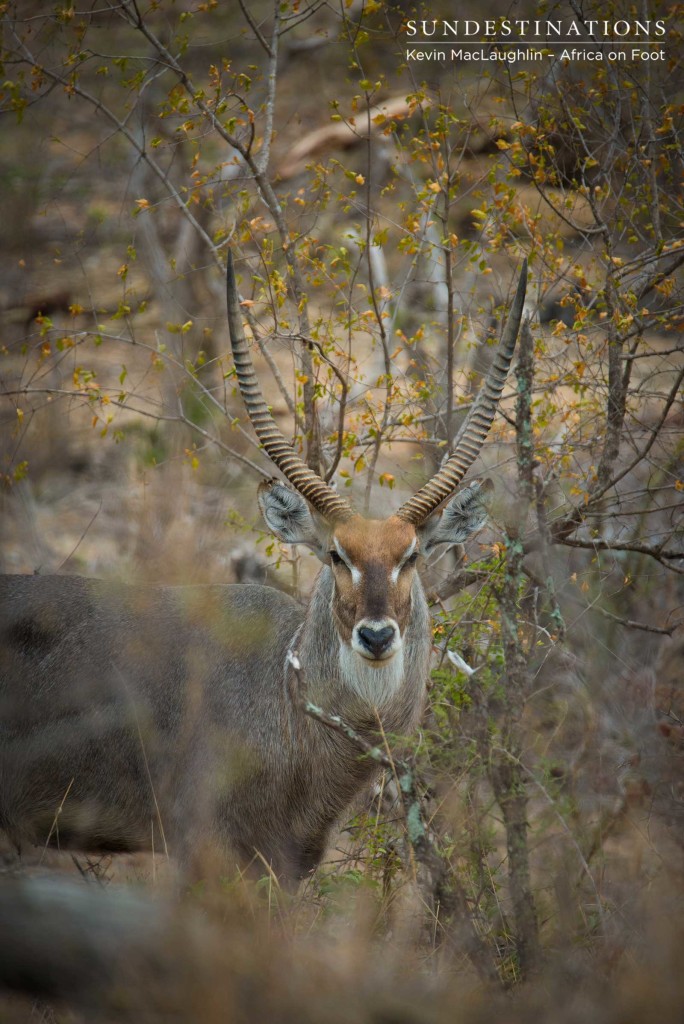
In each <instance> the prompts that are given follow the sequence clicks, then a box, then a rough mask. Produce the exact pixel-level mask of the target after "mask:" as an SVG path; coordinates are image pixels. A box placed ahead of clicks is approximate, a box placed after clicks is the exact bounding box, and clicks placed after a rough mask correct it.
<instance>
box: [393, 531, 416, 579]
mask: <svg viewBox="0 0 684 1024" xmlns="http://www.w3.org/2000/svg"><path fill="white" fill-rule="evenodd" d="M415 550H416V538H415V537H414V538H413V540H412V541H411V543H410V544H409V546H408V547H407V548H406V551H405V552H404V554H403V555H402V556H401V558H400V559H399V564H398V565H395V567H394V568H393V569H392V572H391V573H390V579H391V581H392V583H396V582H397V580H398V579H399V573H400V572H401V570H402V568H403V567H404V565H405V564H406V561H407V559H409V558H410V557H411V555H412V554H413V552H414V551H415Z"/></svg>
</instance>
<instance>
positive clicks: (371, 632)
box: [358, 626, 394, 658]
mask: <svg viewBox="0 0 684 1024" xmlns="http://www.w3.org/2000/svg"><path fill="white" fill-rule="evenodd" d="M358 637H359V640H360V641H361V643H362V644H363V646H364V647H365V648H366V649H367V650H368V651H370V653H371V654H372V655H373V657H374V658H380V657H382V655H383V654H384V653H385V651H386V650H387V648H388V647H389V645H390V644H391V642H392V641H393V640H394V626H382V628H381V629H373V627H372V626H361V627H360V628H359V631H358Z"/></svg>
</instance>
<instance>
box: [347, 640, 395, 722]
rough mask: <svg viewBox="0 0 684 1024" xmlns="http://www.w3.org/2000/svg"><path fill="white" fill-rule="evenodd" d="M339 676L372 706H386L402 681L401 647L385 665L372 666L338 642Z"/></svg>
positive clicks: (348, 647)
mask: <svg viewBox="0 0 684 1024" xmlns="http://www.w3.org/2000/svg"><path fill="white" fill-rule="evenodd" d="M340 673H341V675H342V679H343V681H344V683H345V685H346V686H348V687H349V689H350V690H353V691H354V693H356V694H358V696H359V697H361V698H362V699H363V700H365V701H367V702H368V703H369V704H370V705H371V706H372V707H376V708H381V707H383V705H385V704H387V703H389V701H391V700H392V698H393V697H394V695H395V694H396V693H397V691H398V690H399V689H400V687H401V684H402V683H403V681H404V647H403V644H402V646H401V647H400V648H399V650H398V651H397V652H396V654H395V655H394V656H393V657H392V658H389V659H388V661H387V663H386V664H384V665H383V664H381V665H371V664H369V663H368V662H367V661H366V659H365V658H363V657H361V655H360V654H357V653H356V651H355V650H353V649H352V648H351V647H350V646H349V645H348V644H345V643H342V642H340Z"/></svg>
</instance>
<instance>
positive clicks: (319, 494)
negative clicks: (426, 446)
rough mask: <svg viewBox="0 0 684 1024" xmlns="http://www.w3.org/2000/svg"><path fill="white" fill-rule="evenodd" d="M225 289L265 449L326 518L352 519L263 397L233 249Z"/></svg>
mask: <svg viewBox="0 0 684 1024" xmlns="http://www.w3.org/2000/svg"><path fill="white" fill-rule="evenodd" d="M226 289H227V293H228V329H229V331H230V344H231V348H232V349H233V360H234V362H235V372H236V374H237V379H238V384H239V386H240V394H241V395H242V399H243V401H244V403H245V407H246V409H247V413H248V415H249V418H250V420H251V423H252V426H253V427H254V430H255V432H256V435H257V437H258V438H259V441H260V442H261V444H262V446H263V449H264V451H265V452H266V454H267V455H268V457H269V458H270V460H271V462H273V464H274V465H275V466H276V467H277V468H278V469H279V470H280V472H281V473H282V474H283V476H284V477H286V478H287V479H288V480H289V481H290V483H291V484H292V486H293V487H294V488H296V490H298V491H299V493H300V494H301V495H302V497H304V498H306V500H307V501H308V502H309V504H310V505H312V506H313V507H314V508H315V509H316V511H317V512H320V514H321V515H322V516H323V517H324V518H325V519H327V520H328V521H330V522H333V521H338V520H341V519H349V518H350V517H351V516H353V515H354V510H353V508H352V507H351V505H350V504H349V502H348V501H346V500H345V499H344V498H341V497H340V495H339V494H338V493H337V492H336V491H334V490H333V488H332V487H330V486H329V485H328V484H326V483H325V481H324V480H322V479H321V478H320V476H318V474H317V473H314V471H313V470H312V469H309V467H308V466H307V465H306V463H305V462H303V461H302V459H300V458H299V456H298V455H297V453H296V452H295V450H294V448H293V447H292V445H291V444H289V443H288V442H287V441H286V440H285V438H284V437H283V435H282V434H281V432H280V430H279V429H278V427H277V426H276V424H275V421H274V419H273V417H272V416H271V413H270V410H269V408H268V406H267V405H266V402H265V401H264V396H263V394H262V392H261V388H260V387H259V382H258V381H257V377H256V374H255V372H254V364H253V363H252V357H251V355H250V351H249V345H248V343H247V339H246V337H245V332H244V329H243V326H242V314H241V312H240V299H239V297H238V292H237V285H236V284H235V271H234V270H233V255H232V253H231V252H230V250H229V251H228V261H227V265H226Z"/></svg>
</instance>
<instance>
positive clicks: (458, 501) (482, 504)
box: [418, 480, 494, 554]
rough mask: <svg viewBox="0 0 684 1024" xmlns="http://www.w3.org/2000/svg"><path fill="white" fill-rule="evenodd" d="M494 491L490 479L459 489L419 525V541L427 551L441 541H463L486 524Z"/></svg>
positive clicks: (477, 481) (475, 481) (445, 542)
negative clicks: (446, 502)
mask: <svg viewBox="0 0 684 1024" xmlns="http://www.w3.org/2000/svg"><path fill="white" fill-rule="evenodd" d="M493 493H494V484H493V483H492V481H491V480H482V481H480V480H474V481H473V483H472V484H470V485H469V486H468V487H465V488H464V489H463V490H462V491H459V492H458V494H457V495H456V497H454V498H452V499H451V501H450V502H449V503H448V505H446V506H445V508H444V509H443V510H442V511H441V512H436V513H435V514H434V515H433V516H430V518H429V519H428V520H427V521H426V522H425V523H424V524H423V526H421V527H419V529H418V534H419V536H420V545H421V548H422V550H423V552H424V553H425V554H427V552H428V551H430V550H431V549H432V548H434V547H436V546H437V545H438V544H463V542H464V541H465V540H467V539H468V537H470V535H471V534H472V533H475V532H476V531H477V530H479V529H481V527H482V526H484V524H485V522H486V519H487V514H488V511H489V506H490V504H491V501H492V496H493Z"/></svg>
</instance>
